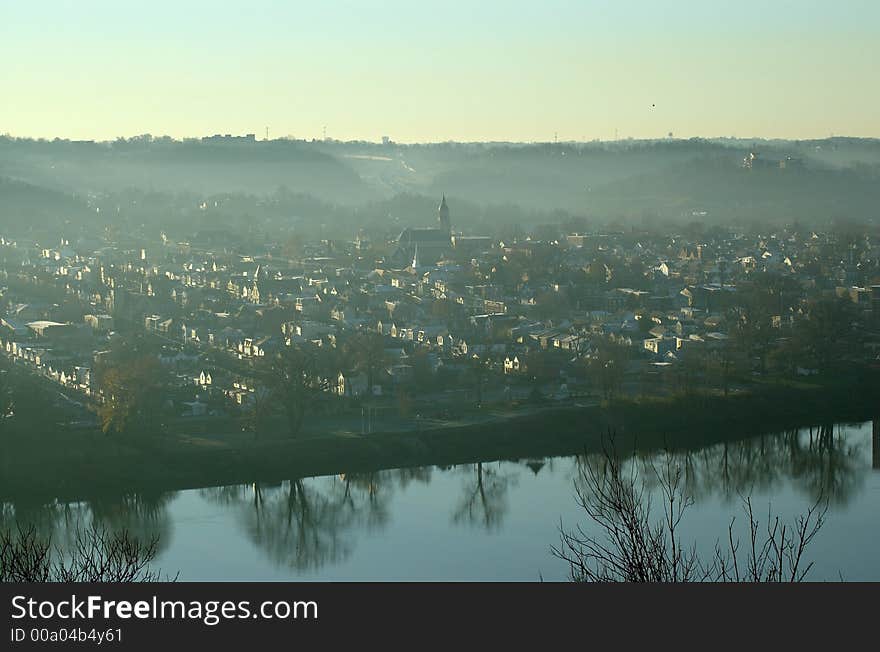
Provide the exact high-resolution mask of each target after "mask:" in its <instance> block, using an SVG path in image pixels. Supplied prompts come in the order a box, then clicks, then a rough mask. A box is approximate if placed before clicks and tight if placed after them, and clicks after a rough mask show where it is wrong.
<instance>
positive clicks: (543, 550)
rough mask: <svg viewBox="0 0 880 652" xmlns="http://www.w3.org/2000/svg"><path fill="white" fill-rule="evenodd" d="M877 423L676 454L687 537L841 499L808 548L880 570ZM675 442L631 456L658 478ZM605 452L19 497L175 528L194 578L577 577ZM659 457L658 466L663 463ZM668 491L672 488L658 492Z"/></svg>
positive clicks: (120, 522) (127, 523)
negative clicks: (581, 536) (576, 557)
mask: <svg viewBox="0 0 880 652" xmlns="http://www.w3.org/2000/svg"><path fill="white" fill-rule="evenodd" d="M877 434H878V432H876V431H875V429H874V428H873V427H872V424H871V423H870V422H868V423H864V424H838V425H835V426H833V427H829V428H826V429H824V430H822V431H820V430H819V429H812V430H811V429H802V430H799V431H794V432H787V433H777V434H772V435H764V436H762V437H755V438H751V439H746V440H740V441H735V442H730V443H727V444H719V445H713V446H711V447H707V448H704V449H701V450H694V451H690V452H688V453H679V454H677V455H675V457H674V459H673V461H674V463H675V464H678V465H680V466H681V468H682V469H683V470H684V478H685V480H686V491H687V493H688V495H689V496H691V497H692V498H693V501H694V503H693V506H692V507H691V508H690V509H689V510H688V511H687V513H686V515H685V517H684V521H683V531H682V536H683V539H684V540H686V541H688V542H690V541H693V542H695V543H696V545H697V546H698V548H699V549H701V550H703V551H710V550H711V549H712V546H713V545H714V543H715V541H716V539H718V538H719V537H722V538H723V537H726V535H727V527H728V524H729V522H730V519H731V517H733V516H737V517H738V522H739V523H740V524H741V523H742V521H743V513H742V497H744V496H750V497H751V499H752V502H753V504H754V505H755V510H756V513H757V515H758V517H759V518H761V519H762V520H764V521H766V515H767V513H768V510H769V511H772V512H773V513H774V514H778V515H780V516H781V517H782V518H783V519H787V520H791V519H793V518H795V517H796V516H797V515H798V514H800V513H803V512H804V511H805V510H806V509H808V508H809V507H810V506H811V505H813V504H814V503H815V502H816V501H817V499H819V498H820V497H824V498H826V499H827V500H828V503H829V509H828V513H827V520H826V523H825V525H824V527H823V528H822V529H821V531H820V532H819V534H818V536H817V537H816V539H815V540H814V541H813V543H812V544H811V546H810V547H809V549H808V552H807V557H808V558H809V559H810V560H812V561H814V562H815V566H814V568H813V570H812V571H811V573H810V575H809V579H813V580H836V579H839V578H840V577H843V578H844V579H847V580H874V581H877V580H880V551H878V547H877V542H878V541H880V470H876V469H877V468H878V467H880V442H877V440H876V437H877ZM665 459H666V458H664V457H663V453H661V452H652V453H644V454H640V455H639V456H637V457H636V458H632V459H630V461H629V462H628V463H629V464H633V465H635V468H636V469H637V470H638V472H639V473H641V474H642V477H645V478H647V479H648V480H650V479H651V477H652V471H651V468H656V466H657V465H660V464H663V460H665ZM595 461H596V460H595V459H594V458H590V459H585V458H583V457H568V458H566V457H557V458H550V459H530V460H521V461H519V462H485V463H482V464H469V465H463V466H456V467H452V468H439V467H423V468H418V469H403V470H388V471H379V472H376V473H362V474H354V475H352V474H347V475H339V476H331V477H319V478H306V479H300V480H291V481H285V482H281V483H257V484H254V485H242V486H231V487H215V488H206V489H195V490H188V491H179V492H162V491H161V490H157V491H155V492H153V493H151V494H135V495H129V496H122V497H120V496H110V497H106V498H102V499H100V500H94V501H90V502H83V503H76V504H51V505H41V506H26V503H24V502H22V503H20V504H6V505H5V506H4V507H3V512H2V515H3V517H4V519H5V520H6V521H7V522H9V521H10V520H17V521H19V522H27V523H35V524H37V525H38V527H39V528H40V529H41V531H44V532H51V533H52V536H53V537H54V539H55V540H56V541H57V542H60V543H61V544H62V545H63V544H64V542H65V541H66V540H69V539H70V536H71V535H70V533H71V531H72V530H73V529H74V527H75V525H76V524H77V523H80V524H81V523H87V522H100V523H103V524H105V525H107V526H108V527H111V528H125V529H128V530H129V531H131V532H133V533H135V534H139V535H143V536H152V535H158V536H159V537H160V553H159V556H158V558H157V561H156V565H157V566H159V567H161V568H162V569H163V570H165V571H169V572H177V571H179V572H180V579H181V580H184V581H186V580H256V581H262V580H355V581H360V580H525V581H534V580H539V579H541V578H543V579H544V580H564V579H566V578H567V574H568V568H567V566H566V565H565V564H564V563H563V562H562V561H560V560H558V559H556V558H555V557H554V556H553V555H552V553H551V550H550V548H551V546H552V545H554V544H556V543H557V542H558V541H559V528H560V525H562V527H565V528H572V527H575V526H576V525H578V524H582V525H584V526H585V527H587V528H589V527H590V525H589V523H588V521H586V520H585V517H584V514H583V512H582V510H581V509H580V508H579V507H578V506H577V504H576V502H575V482H576V480H577V478H578V477H579V475H580V469H582V468H583V465H584V464H585V463H591V462H595ZM652 465H653V466H652ZM653 493H654V494H655V495H656V490H653Z"/></svg>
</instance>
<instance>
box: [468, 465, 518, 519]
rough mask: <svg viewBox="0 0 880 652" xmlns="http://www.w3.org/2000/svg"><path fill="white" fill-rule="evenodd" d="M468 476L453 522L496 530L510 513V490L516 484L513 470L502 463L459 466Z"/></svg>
mask: <svg viewBox="0 0 880 652" xmlns="http://www.w3.org/2000/svg"><path fill="white" fill-rule="evenodd" d="M459 469H460V471H462V472H463V474H464V475H465V477H466V481H465V483H464V487H463V489H462V495H461V497H460V498H459V501H458V504H457V505H456V507H455V509H454V511H453V513H452V522H453V523H456V524H467V525H471V526H476V527H482V528H485V529H486V530H487V531H490V532H492V531H497V530H498V529H500V528H501V524H502V522H503V520H504V514H505V513H506V512H507V508H508V504H507V493H508V491H509V489H510V488H511V486H512V485H514V484H515V483H516V480H517V476H516V475H515V472H513V471H507V470H505V466H504V465H503V464H501V463H498V462H496V463H494V464H486V463H483V462H480V463H477V464H474V465H465V466H463V467H459Z"/></svg>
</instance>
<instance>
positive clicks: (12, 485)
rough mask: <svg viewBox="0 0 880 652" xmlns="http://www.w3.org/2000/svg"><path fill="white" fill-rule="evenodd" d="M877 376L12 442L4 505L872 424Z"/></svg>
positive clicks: (3, 466)
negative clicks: (478, 411)
mask: <svg viewBox="0 0 880 652" xmlns="http://www.w3.org/2000/svg"><path fill="white" fill-rule="evenodd" d="M878 397H880V381H878V378H877V377H876V376H874V377H871V378H870V379H867V380H866V379H862V380H861V381H859V382H848V383H845V384H835V385H833V386H812V387H791V386H787V387H783V386H770V387H764V388H761V390H760V392H749V393H742V394H737V395H731V396H727V397H724V396H719V395H702V394H695V395H688V396H674V397H667V398H662V399H639V400H635V399H622V400H619V401H615V402H612V403H610V404H607V405H602V406H595V407H556V408H549V407H548V408H543V409H540V410H535V411H532V412H530V413H528V414H524V415H519V416H514V417H508V418H498V419H495V420H493V421H485V422H481V423H477V424H471V425H462V426H455V427H447V428H438V429H426V430H422V431H418V432H387V433H373V434H370V435H358V436H353V435H331V436H321V437H310V438H301V439H274V440H265V441H255V440H252V439H249V438H246V437H242V438H241V439H240V440H238V441H237V442H236V441H229V440H223V441H211V440H207V439H191V438H180V437H165V438H161V439H156V440H152V441H147V442H145V441H134V440H128V439H126V438H124V437H106V436H104V435H101V434H96V433H74V432H56V433H51V434H36V433H32V434H29V435H27V436H23V435H17V436H6V437H4V441H3V442H2V456H0V501H2V500H6V499H9V498H10V497H12V496H16V497H21V496H31V497H33V498H34V499H38V497H47V498H55V497H61V498H64V499H67V500H72V499H77V498H82V497H86V496H90V495H95V494H98V493H104V492H111V491H112V492H124V491H136V490H146V489H149V490H156V489H161V490H175V489H185V488H194V487H204V486H215V485H221V484H236V483H246V482H253V481H256V480H265V481H271V480H281V479H288V478H295V477H307V476H314V475H327V474H334V473H343V472H354V471H369V470H379V469H384V468H402V467H411V466H426V465H452V464H462V463H469V462H476V461H490V460H499V459H523V458H531V457H548V456H555V455H571V454H576V453H580V452H584V451H585V450H586V451H591V450H598V449H599V447H600V446H601V440H602V436H603V435H604V434H606V433H608V432H609V431H612V430H613V431H614V432H615V433H617V437H618V441H619V444H618V445H619V446H620V447H625V448H627V449H632V448H633V447H636V448H638V449H644V450H650V449H657V448H661V447H664V446H669V447H673V448H695V447H699V446H705V445H707V444H712V443H717V442H721V441H731V440H738V439H744V438H748V437H751V436H754V435H757V434H760V433H766V432H777V431H781V430H787V429H792V428H798V427H804V426H809V425H818V424H828V423H832V422H841V421H852V422H854V421H864V420H869V419H872V418H873V417H874V416H876V414H877V412H878V409H880V402H878V400H877V399H878Z"/></svg>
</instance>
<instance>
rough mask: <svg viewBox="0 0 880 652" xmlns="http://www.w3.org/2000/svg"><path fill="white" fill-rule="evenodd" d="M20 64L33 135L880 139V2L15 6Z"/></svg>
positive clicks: (2, 53)
mask: <svg viewBox="0 0 880 652" xmlns="http://www.w3.org/2000/svg"><path fill="white" fill-rule="evenodd" d="M0 60H2V65H0V93H2V97H0V133H2V132H8V133H10V134H13V135H17V136H43V137H55V136H59V137H65V138H77V139H78V138H87V139H112V138H115V137H116V136H120V135H123V136H131V135H136V134H141V133H152V134H154V135H161V134H168V135H170V136H174V137H183V136H202V135H209V134H213V133H218V132H222V133H245V132H255V133H257V134H258V136H259V137H263V135H264V130H265V127H266V126H268V127H269V135H270V137H279V136H287V135H292V136H295V137H298V138H313V137H320V136H321V133H322V129H323V128H324V126H326V128H327V135H328V136H330V137H333V138H339V139H343V140H348V139H365V140H379V138H380V137H381V136H382V135H389V136H391V137H392V138H393V139H395V140H398V141H401V142H412V141H438V140H524V141H532V140H544V141H546V140H552V139H553V137H554V133H558V137H559V139H560V140H581V139H587V140H590V139H593V138H600V139H610V138H613V137H614V135H615V131H616V132H617V133H618V134H619V135H620V137H621V138H623V137H627V136H632V137H635V138H652V137H661V136H665V135H666V134H667V132H670V131H672V132H674V134H675V135H676V136H681V137H690V136H742V137H752V136H754V137H761V136H766V137H771V136H778V137H793V138H797V137H802V138H811V137H825V136H828V135H830V134H835V135H851V136H875V137H878V136H880V81H878V77H880V76H878V70H877V66H878V62H880V1H878V0H821V1H818V0H817V1H813V0H725V1H721V0H692V1H691V0H643V1H636V0H579V1H568V2H567V1H564V0H533V1H531V2H519V1H517V0H504V1H495V0H479V1H478V0H471V1H468V2H464V1H459V0H445V1H444V2H433V1H429V0H406V1H399V0H374V1H372V2H368V1H366V0H360V1H358V0H349V1H346V2H342V1H334V0H321V1H317V0H315V1H310V2H300V1H296V0H287V1H284V2H282V1H277V2H271V1H268V0H250V1H248V2H240V1H238V0H210V1H202V0H197V1H190V0H174V1H167V0H149V1H139V0H75V1H69V2H64V1H61V0H58V1H51V2H50V1H45V0H0ZM652 105H656V106H652Z"/></svg>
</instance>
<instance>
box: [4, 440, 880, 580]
mask: <svg viewBox="0 0 880 652" xmlns="http://www.w3.org/2000/svg"><path fill="white" fill-rule="evenodd" d="M878 441H880V440H878ZM870 443H871V442H867V444H866V442H865V440H864V438H861V437H859V438H855V437H850V436H847V427H846V426H843V427H841V426H822V427H818V428H817V427H814V428H812V429H810V428H806V429H801V430H797V431H789V432H782V433H778V434H774V435H763V436H757V437H753V438H750V439H743V440H740V441H731V442H726V443H721V444H717V445H713V446H709V447H706V448H702V449H694V450H686V451H676V452H673V453H671V454H672V455H673V456H674V457H675V459H676V461H677V462H678V463H679V464H681V466H682V468H683V470H684V478H685V482H686V490H687V492H688V495H690V496H691V497H692V498H693V499H694V500H695V501H696V502H701V501H705V500H709V499H712V498H718V499H720V500H721V501H723V502H729V503H730V504H731V505H735V506H737V507H738V505H739V500H740V497H741V496H745V495H753V494H755V493H764V494H771V493H773V491H774V490H775V489H778V488H779V487H780V486H782V485H783V484H786V483H790V484H792V485H793V486H794V487H795V488H796V489H798V490H800V491H801V492H803V493H804V494H805V496H806V497H807V498H808V499H809V500H810V501H811V502H812V501H815V500H816V499H817V498H819V497H820V496H822V497H824V498H827V499H828V500H829V501H830V502H831V503H832V505H845V504H847V503H848V502H849V501H850V500H851V499H852V498H853V497H854V496H855V495H857V493H858V491H859V490H860V488H861V487H862V485H863V484H864V482H865V480H866V478H867V475H868V472H869V470H870V468H871V452H870V451H867V450H866V448H865V447H866V445H870ZM620 452H621V453H625V451H620ZM659 454H660V453H658V452H657V451H652V452H639V453H637V454H636V455H634V456H632V457H631V459H630V461H629V463H631V464H635V465H636V468H637V469H638V470H640V471H641V472H642V473H643V477H645V478H646V479H647V480H648V481H650V480H651V478H652V474H651V473H647V472H646V471H647V470H648V468H649V467H650V465H651V464H653V463H656V462H657V460H658V455H659ZM568 460H569V458H548V459H540V458H530V459H525V460H520V461H519V462H518V463H516V462H481V463H476V464H466V465H460V466H455V467H446V468H441V467H420V468H408V469H399V470H388V471H378V472H370V473H347V474H343V475H339V476H332V477H324V478H305V479H304V478H298V479H292V480H288V481H285V482H280V483H275V484H271V483H265V482H263V483H256V484H253V485H240V486H231V487H217V488H211V489H203V490H201V491H200V495H201V496H203V497H204V498H206V499H208V500H210V501H211V502H214V503H216V504H220V505H224V506H226V507H228V508H229V509H230V510H231V511H233V512H234V513H235V517H236V520H237V521H238V522H239V524H240V526H241V528H242V530H243V531H244V532H245V533H246V535H247V537H248V539H249V540H250V541H251V542H252V543H253V544H254V546H255V547H257V548H258V549H259V550H262V551H264V553H265V554H266V555H267V557H268V558H269V559H270V560H271V561H272V562H273V563H275V564H277V565H280V566H287V567H290V568H292V569H294V570H299V571H306V570H312V571H314V570H317V569H319V568H321V567H322V566H324V565H326V564H334V563H339V562H341V561H343V560H344V559H346V558H347V557H348V556H349V555H350V554H351V553H352V551H353V549H354V546H355V544H356V537H357V535H358V534H359V533H361V532H363V531H371V530H380V529H383V528H385V527H387V525H388V524H389V521H390V519H391V515H392V513H393V511H392V509H391V500H392V496H393V494H394V492H396V491H398V490H407V489H408V488H411V487H412V486H413V485H414V484H421V485H427V484H430V483H431V482H432V480H433V479H434V478H435V477H436V476H437V475H438V474H442V475H450V476H451V477H450V479H452V480H453V481H454V480H455V479H456V478H462V479H463V482H462V483H461V489H460V492H459V493H457V494H452V495H450V497H449V500H450V502H451V503H452V513H451V521H452V523H453V524H455V525H465V526H470V527H476V528H480V529H484V530H486V531H489V532H496V531H498V530H500V529H501V528H502V526H503V524H504V519H505V515H506V514H507V512H508V509H509V504H508V503H509V493H510V490H511V488H512V487H514V486H516V484H517V483H518V481H519V480H520V478H526V479H531V478H536V477H539V478H544V477H545V476H557V477H560V478H562V479H563V480H565V481H566V482H568V481H569V480H571V481H574V480H575V479H576V478H577V477H578V475H579V473H578V471H579V468H580V467H581V465H583V464H597V463H600V460H601V456H599V455H596V454H588V455H586V456H585V455H580V456H576V457H574V458H573V463H570V462H569V461H568ZM569 486H570V485H569ZM175 495H176V494H175V493H174V492H162V491H153V492H130V493H125V494H122V495H98V496H94V497H90V498H89V499H88V500H83V501H79V502H64V501H60V500H50V501H46V500H45V499H44V498H38V497H36V496H31V495H23V496H15V497H13V499H12V500H9V501H7V502H0V529H10V528H15V527H17V525H18V524H24V525H33V526H35V527H36V528H37V531H38V533H39V534H40V536H42V537H51V538H52V541H53V542H54V543H55V544H56V545H60V546H61V547H62V548H64V547H65V546H67V545H69V544H70V543H71V542H72V541H73V540H74V538H75V533H76V529H77V528H78V527H79V528H82V527H88V526H91V525H93V524H94V525H99V526H103V527H106V528H107V529H108V530H110V531H116V532H118V531H122V530H127V531H128V532H129V533H131V534H132V535H134V536H135V537H137V538H139V539H142V540H145V541H146V540H149V539H152V538H153V537H156V536H158V538H159V546H160V548H161V549H165V548H167V547H168V546H169V544H170V543H171V538H172V533H173V532H172V517H171V515H169V509H168V506H169V504H170V503H171V501H172V500H173V498H174V496H175ZM453 501H454V502H453ZM560 509H561V507H560Z"/></svg>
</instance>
